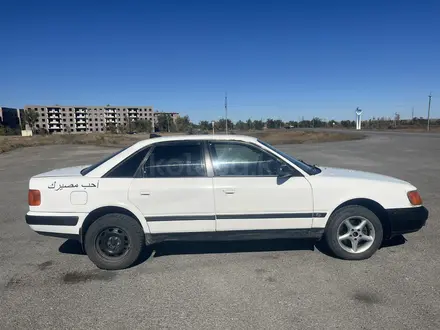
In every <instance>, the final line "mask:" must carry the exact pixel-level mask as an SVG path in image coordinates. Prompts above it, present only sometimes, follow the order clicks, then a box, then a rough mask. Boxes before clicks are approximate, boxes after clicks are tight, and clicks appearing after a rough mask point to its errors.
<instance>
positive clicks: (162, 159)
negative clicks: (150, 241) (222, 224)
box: [129, 141, 215, 233]
mask: <svg viewBox="0 0 440 330" xmlns="http://www.w3.org/2000/svg"><path fill="white" fill-rule="evenodd" d="M204 150H205V149H204V145H203V143H202V142H200V141H182V142H173V143H158V144H157V145H155V146H154V147H153V150H152V151H151V153H150V155H149V156H148V159H147V160H146V162H145V164H144V165H143V166H142V168H141V173H140V175H139V176H140V177H139V178H135V179H133V181H132V184H131V186H130V189H129V199H130V201H131V202H132V203H133V204H134V205H136V206H137V207H138V208H139V209H140V210H141V212H142V214H143V215H144V216H145V218H146V220H147V222H148V226H149V227H150V230H151V232H152V233H176V232H201V231H215V216H214V196H213V187H212V178H210V177H208V176H207V173H206V166H205V151H204Z"/></svg>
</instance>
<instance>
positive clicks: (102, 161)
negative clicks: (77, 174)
mask: <svg viewBox="0 0 440 330" xmlns="http://www.w3.org/2000/svg"><path fill="white" fill-rule="evenodd" d="M126 149H128V147H126V148H123V149H121V150H119V151H117V152H115V153H114V154H112V155H110V156H107V157H106V158H104V159H102V160H101V161H99V162H97V163H96V164H93V165H91V166H89V167H86V168H84V169H82V170H81V175H87V174H88V173H90V172H92V171H93V170H94V169H95V168H97V167H99V166H101V165H102V164H104V163H105V162H106V161H108V160H110V159H112V158H113V157H115V156H116V155H118V154H120V153H121V152H123V151H124V150H126Z"/></svg>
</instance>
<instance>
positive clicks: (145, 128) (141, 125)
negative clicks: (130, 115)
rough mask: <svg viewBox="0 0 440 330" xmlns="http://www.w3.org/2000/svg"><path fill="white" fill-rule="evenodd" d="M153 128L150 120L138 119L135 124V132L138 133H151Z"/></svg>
mask: <svg viewBox="0 0 440 330" xmlns="http://www.w3.org/2000/svg"><path fill="white" fill-rule="evenodd" d="M152 128H153V127H152V126H151V121H150V120H148V119H138V120H135V121H134V122H133V130H134V131H135V132H137V133H150V132H151V130H152Z"/></svg>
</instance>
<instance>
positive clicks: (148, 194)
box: [140, 190, 150, 196]
mask: <svg viewBox="0 0 440 330" xmlns="http://www.w3.org/2000/svg"><path fill="white" fill-rule="evenodd" d="M140 194H141V196H150V192H149V191H145V190H141V191H140Z"/></svg>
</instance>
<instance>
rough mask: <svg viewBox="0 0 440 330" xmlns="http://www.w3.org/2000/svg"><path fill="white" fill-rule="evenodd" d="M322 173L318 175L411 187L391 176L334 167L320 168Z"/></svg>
mask: <svg viewBox="0 0 440 330" xmlns="http://www.w3.org/2000/svg"><path fill="white" fill-rule="evenodd" d="M320 169H321V170H322V172H321V173H320V174H318V175H319V176H324V177H337V178H347V179H350V178H352V179H363V180H370V181H381V182H392V183H400V184H405V185H409V183H408V182H406V181H403V180H400V179H396V178H393V177H391V176H386V175H382V174H376V173H370V172H363V171H356V170H348V169H342V168H334V167H320Z"/></svg>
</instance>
